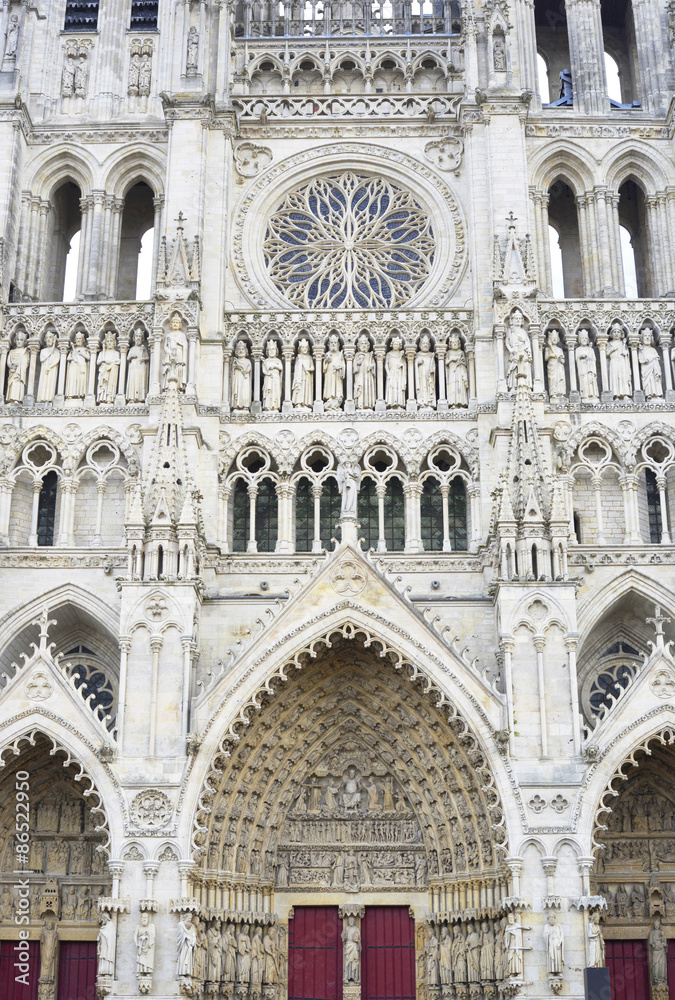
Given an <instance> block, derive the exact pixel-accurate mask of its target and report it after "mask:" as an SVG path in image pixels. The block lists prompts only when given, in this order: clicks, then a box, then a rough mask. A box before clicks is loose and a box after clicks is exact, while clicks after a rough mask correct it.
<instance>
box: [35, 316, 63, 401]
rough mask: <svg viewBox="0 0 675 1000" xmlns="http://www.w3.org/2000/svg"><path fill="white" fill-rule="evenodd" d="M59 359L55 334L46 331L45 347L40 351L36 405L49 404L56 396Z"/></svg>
mask: <svg viewBox="0 0 675 1000" xmlns="http://www.w3.org/2000/svg"><path fill="white" fill-rule="evenodd" d="M60 357H61V353H60V351H59V349H58V346H57V343H56V334H55V333H54V332H53V331H52V330H47V332H46V333H45V346H44V347H43V348H42V350H41V351H40V378H39V380H38V390H37V397H36V400H37V402H38V403H51V402H52V401H53V399H54V396H55V395H56V387H57V382H58V375H59V360H60Z"/></svg>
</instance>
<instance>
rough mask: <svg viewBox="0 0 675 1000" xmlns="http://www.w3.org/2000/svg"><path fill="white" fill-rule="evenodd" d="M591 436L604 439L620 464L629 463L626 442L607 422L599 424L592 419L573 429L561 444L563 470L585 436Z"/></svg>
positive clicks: (566, 468) (569, 462)
mask: <svg viewBox="0 0 675 1000" xmlns="http://www.w3.org/2000/svg"><path fill="white" fill-rule="evenodd" d="M591 437H597V438H600V439H601V440H603V441H605V442H606V443H607V444H608V445H609V447H610V448H611V449H612V450H613V451H614V453H615V454H616V456H617V458H618V459H619V461H620V462H621V464H622V465H623V466H628V465H629V461H628V455H629V452H628V446H627V444H626V442H625V441H624V440H623V439H622V438H621V437H620V436H619V435H618V434H617V432H616V431H615V430H614V429H613V428H612V427H609V426H608V425H607V424H601V423H599V422H598V421H597V420H592V421H591V422H590V423H589V424H583V426H582V427H579V428H578V429H577V430H576V431H574V432H573V433H572V434H571V435H570V436H569V437H568V439H567V440H566V441H565V443H564V445H563V446H562V448H561V450H560V454H561V457H562V460H563V462H564V469H565V471H567V470H568V469H569V467H570V464H571V462H572V459H573V458H574V455H575V454H576V452H577V450H578V448H579V446H580V445H581V444H583V443H584V441H586V440H587V438H591Z"/></svg>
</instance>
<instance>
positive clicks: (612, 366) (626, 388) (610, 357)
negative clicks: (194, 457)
mask: <svg viewBox="0 0 675 1000" xmlns="http://www.w3.org/2000/svg"><path fill="white" fill-rule="evenodd" d="M609 337H610V339H609V343H608V344H607V361H608V363H609V388H610V391H611V393H612V395H613V396H614V399H628V398H629V397H630V396H631V395H632V393H633V379H632V376H631V371H630V354H629V351H628V345H627V344H626V341H625V339H624V335H623V328H622V326H621V324H620V323H619V322H614V323H612V327H611V330H610V333H609Z"/></svg>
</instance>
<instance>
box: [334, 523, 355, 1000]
mask: <svg viewBox="0 0 675 1000" xmlns="http://www.w3.org/2000/svg"><path fill="white" fill-rule="evenodd" d="M339 526H340V531H341V532H342V538H341V542H342V544H343V545H352V546H354V548H356V547H357V545H358V540H359V531H358V525H357V521H356V518H355V517H341V518H340V521H339ZM345 988H346V987H345ZM344 1000H347V998H346V997H344Z"/></svg>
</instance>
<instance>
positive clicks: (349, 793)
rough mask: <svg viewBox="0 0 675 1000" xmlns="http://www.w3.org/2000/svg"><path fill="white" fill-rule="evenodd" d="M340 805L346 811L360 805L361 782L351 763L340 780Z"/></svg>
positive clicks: (350, 810) (357, 807)
mask: <svg viewBox="0 0 675 1000" xmlns="http://www.w3.org/2000/svg"><path fill="white" fill-rule="evenodd" d="M342 805H343V808H344V809H346V810H347V811H348V812H352V811H354V810H356V809H359V808H360V806H361V782H360V780H359V775H358V772H357V770H356V768H355V767H354V766H353V765H351V766H350V767H348V768H347V773H346V775H345V776H344V779H343V782H342Z"/></svg>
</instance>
